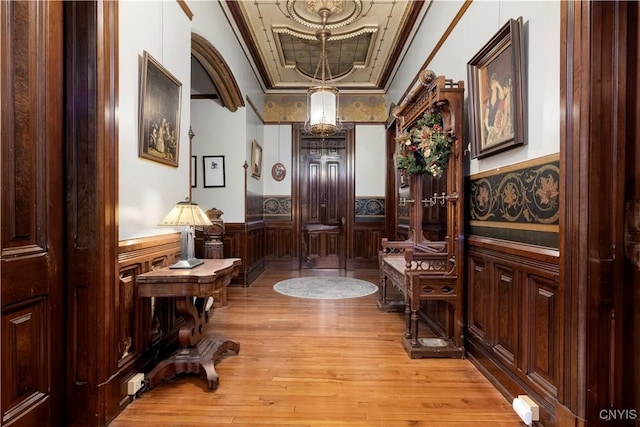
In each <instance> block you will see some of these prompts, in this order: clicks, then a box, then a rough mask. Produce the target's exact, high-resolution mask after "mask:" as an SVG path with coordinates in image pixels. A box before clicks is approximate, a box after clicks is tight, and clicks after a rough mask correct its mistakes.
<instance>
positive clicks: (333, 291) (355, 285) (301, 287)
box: [273, 276, 378, 299]
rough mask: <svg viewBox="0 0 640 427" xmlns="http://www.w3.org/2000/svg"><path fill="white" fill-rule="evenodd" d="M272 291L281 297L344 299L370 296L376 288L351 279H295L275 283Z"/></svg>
mask: <svg viewBox="0 0 640 427" xmlns="http://www.w3.org/2000/svg"><path fill="white" fill-rule="evenodd" d="M273 289H274V290H275V291H276V292H278V293H280V294H283V295H287V296H290V297H297V298H309V299H345V298H358V297H364V296H367V295H371V294H373V293H375V292H377V291H378V287H377V286H376V285H374V284H373V283H371V282H367V281H365V280H360V279H353V278H351V277H325V276H314V277H296V278H293V279H287V280H283V281H281V282H278V283H276V284H275V285H274V286H273Z"/></svg>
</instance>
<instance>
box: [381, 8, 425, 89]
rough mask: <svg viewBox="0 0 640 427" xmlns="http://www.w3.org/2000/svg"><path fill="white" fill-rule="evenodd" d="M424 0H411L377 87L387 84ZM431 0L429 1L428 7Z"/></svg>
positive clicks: (383, 86)
mask: <svg viewBox="0 0 640 427" xmlns="http://www.w3.org/2000/svg"><path fill="white" fill-rule="evenodd" d="M425 3H427V2H426V1H424V0H418V1H412V2H411V5H410V6H409V7H410V10H409V12H408V13H407V16H406V18H405V19H404V22H403V27H402V30H401V31H400V35H399V36H398V38H397V42H396V47H395V48H394V49H393V50H392V52H391V56H390V57H389V59H388V60H387V61H386V62H385V64H386V67H385V69H384V71H383V72H382V75H381V76H380V80H379V82H378V85H377V86H378V87H380V88H386V87H387V85H388V84H389V78H390V77H391V73H392V72H393V70H394V69H395V67H396V65H397V64H398V63H399V61H400V54H401V53H402V52H403V50H404V47H406V44H407V43H408V42H409V36H410V34H411V29H412V28H413V27H414V25H415V23H416V21H417V20H418V19H419V18H420V12H421V11H422V8H423V7H425ZM430 5H431V2H429V7H430Z"/></svg>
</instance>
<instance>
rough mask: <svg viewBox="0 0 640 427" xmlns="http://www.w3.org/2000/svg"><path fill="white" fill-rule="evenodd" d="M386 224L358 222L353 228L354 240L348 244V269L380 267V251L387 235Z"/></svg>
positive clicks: (380, 222)
mask: <svg viewBox="0 0 640 427" xmlns="http://www.w3.org/2000/svg"><path fill="white" fill-rule="evenodd" d="M384 227H385V224H384V222H382V221H378V222H356V223H355V226H354V228H353V240H352V242H351V244H348V245H347V269H348V270H355V269H358V268H373V269H377V268H378V253H379V252H380V250H381V248H382V247H381V242H382V238H383V237H384V236H385V230H384Z"/></svg>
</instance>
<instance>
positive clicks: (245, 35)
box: [225, 0, 273, 89]
mask: <svg viewBox="0 0 640 427" xmlns="http://www.w3.org/2000/svg"><path fill="white" fill-rule="evenodd" d="M225 5H226V6H227V8H228V9H229V12H230V13H231V16H232V17H233V20H234V22H235V23H236V26H237V27H238V30H239V31H240V34H241V35H242V39H243V40H244V41H245V43H246V44H247V49H248V50H249V56H250V57H251V58H252V59H253V61H254V63H255V65H256V67H257V68H258V74H260V79H261V81H263V82H264V85H265V88H266V89H271V88H273V81H272V80H271V78H270V77H269V73H268V72H267V69H266V68H265V66H264V63H263V62H262V61H261V60H260V49H258V46H256V44H255V41H254V39H253V37H252V34H251V29H250V28H249V25H248V24H247V22H246V21H245V20H244V17H243V15H242V10H241V9H240V7H241V6H240V2H238V1H235V0H233V1H229V0H226V1H225Z"/></svg>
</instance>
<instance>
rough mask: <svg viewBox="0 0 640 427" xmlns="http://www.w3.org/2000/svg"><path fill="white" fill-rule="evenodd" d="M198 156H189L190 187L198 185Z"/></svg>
mask: <svg viewBox="0 0 640 427" xmlns="http://www.w3.org/2000/svg"><path fill="white" fill-rule="evenodd" d="M197 160H198V156H191V188H195V187H197V186H198V161H197Z"/></svg>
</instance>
